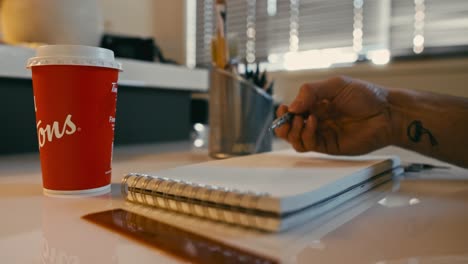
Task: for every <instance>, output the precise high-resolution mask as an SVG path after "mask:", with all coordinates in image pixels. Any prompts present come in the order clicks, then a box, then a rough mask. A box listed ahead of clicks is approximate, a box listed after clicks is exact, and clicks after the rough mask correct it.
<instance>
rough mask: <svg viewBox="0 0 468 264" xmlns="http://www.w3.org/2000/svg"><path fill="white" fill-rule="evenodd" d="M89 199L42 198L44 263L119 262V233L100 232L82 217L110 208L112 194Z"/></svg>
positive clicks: (42, 258)
mask: <svg viewBox="0 0 468 264" xmlns="http://www.w3.org/2000/svg"><path fill="white" fill-rule="evenodd" d="M92 199H93V200H92V201H90V200H89V199H63V198H62V199H61V198H54V197H46V196H45V197H43V198H42V235H43V237H42V240H41V253H40V254H41V255H40V259H41V263H47V264H58V263H66V264H77V263H102V264H111V263H117V255H116V247H117V243H118V239H119V238H118V235H116V234H113V233H110V232H109V233H108V234H104V235H97V234H96V230H97V229H99V228H100V227H97V226H94V225H92V224H90V223H88V222H86V221H84V220H83V219H81V216H83V215H85V214H87V213H89V212H96V211H100V210H107V209H110V208H111V206H112V199H111V194H106V195H101V196H97V197H93V198H92Z"/></svg>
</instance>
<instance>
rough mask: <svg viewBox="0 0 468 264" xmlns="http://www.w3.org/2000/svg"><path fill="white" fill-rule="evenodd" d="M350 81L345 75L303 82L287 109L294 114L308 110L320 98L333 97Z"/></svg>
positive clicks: (319, 100) (318, 101)
mask: <svg viewBox="0 0 468 264" xmlns="http://www.w3.org/2000/svg"><path fill="white" fill-rule="evenodd" d="M350 82H351V80H350V79H349V78H346V77H334V78H331V79H327V80H324V81H319V82H313V83H305V84H303V85H302V86H301V88H300V89H299V93H298V94H297V96H296V98H295V99H294V101H293V102H292V103H291V105H290V106H289V111H290V112H292V113H295V114H301V113H307V112H310V111H311V110H312V108H313V107H314V106H315V105H316V104H318V103H320V102H321V101H322V100H330V99H333V98H334V97H335V96H336V95H337V94H338V93H339V91H340V90H341V89H342V88H343V87H344V86H346V85H347V84H349V83H350Z"/></svg>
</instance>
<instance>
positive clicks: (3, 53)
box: [0, 45, 208, 92]
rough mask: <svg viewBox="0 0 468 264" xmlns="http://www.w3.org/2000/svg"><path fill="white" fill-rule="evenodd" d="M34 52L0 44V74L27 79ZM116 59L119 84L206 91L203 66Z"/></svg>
mask: <svg viewBox="0 0 468 264" xmlns="http://www.w3.org/2000/svg"><path fill="white" fill-rule="evenodd" d="M34 55H35V50H34V49H30V48H24V47H16V46H9V45H0V77H9V78H22V79H30V78H31V71H30V70H28V69H26V68H25V66H26V61H27V59H29V58H31V57H34ZM116 60H117V61H119V62H121V63H122V66H123V70H124V71H123V72H122V73H121V74H120V75H119V84H121V85H131V86H138V87H142V88H145V87H148V88H163V89H175V90H188V91H201V92H203V91H208V71H207V70H205V69H189V68H187V67H185V66H179V65H169V64H161V63H152V62H145V61H138V60H132V59H124V58H116Z"/></svg>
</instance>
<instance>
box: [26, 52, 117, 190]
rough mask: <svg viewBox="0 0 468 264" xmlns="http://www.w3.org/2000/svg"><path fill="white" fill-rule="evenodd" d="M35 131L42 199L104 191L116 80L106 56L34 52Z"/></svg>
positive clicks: (109, 56)
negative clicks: (42, 192) (39, 162)
mask: <svg viewBox="0 0 468 264" xmlns="http://www.w3.org/2000/svg"><path fill="white" fill-rule="evenodd" d="M27 67H28V68H31V69H32V81H33V90H34V108H35V111H36V128H37V136H38V142H39V153H40V159H41V169H42V182H43V188H44V194H46V195H54V196H57V195H59V196H61V195H66V196H70V195H79V196H81V195H97V194H102V193H106V192H109V191H110V182H111V172H112V167H111V165H112V150H113V142H114V126H115V107H116V102H117V78H118V73H119V71H121V70H122V67H121V64H120V63H118V62H115V61H114V53H113V52H112V51H111V50H107V49H103V48H96V47H88V46H77V45H49V46H42V47H39V48H38V50H37V57H34V58H30V59H29V60H28V63H27Z"/></svg>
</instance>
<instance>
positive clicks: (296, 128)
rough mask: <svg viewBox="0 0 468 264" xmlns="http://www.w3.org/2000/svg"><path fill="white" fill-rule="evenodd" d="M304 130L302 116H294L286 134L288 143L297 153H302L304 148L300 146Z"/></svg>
mask: <svg viewBox="0 0 468 264" xmlns="http://www.w3.org/2000/svg"><path fill="white" fill-rule="evenodd" d="M303 128H304V118H303V117H302V116H299V115H296V116H294V119H293V121H292V126H291V129H290V130H289V133H288V141H289V143H291V145H292V146H293V148H294V149H295V150H296V151H298V152H304V151H305V148H304V145H303V144H302V137H301V134H302V130H303Z"/></svg>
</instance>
